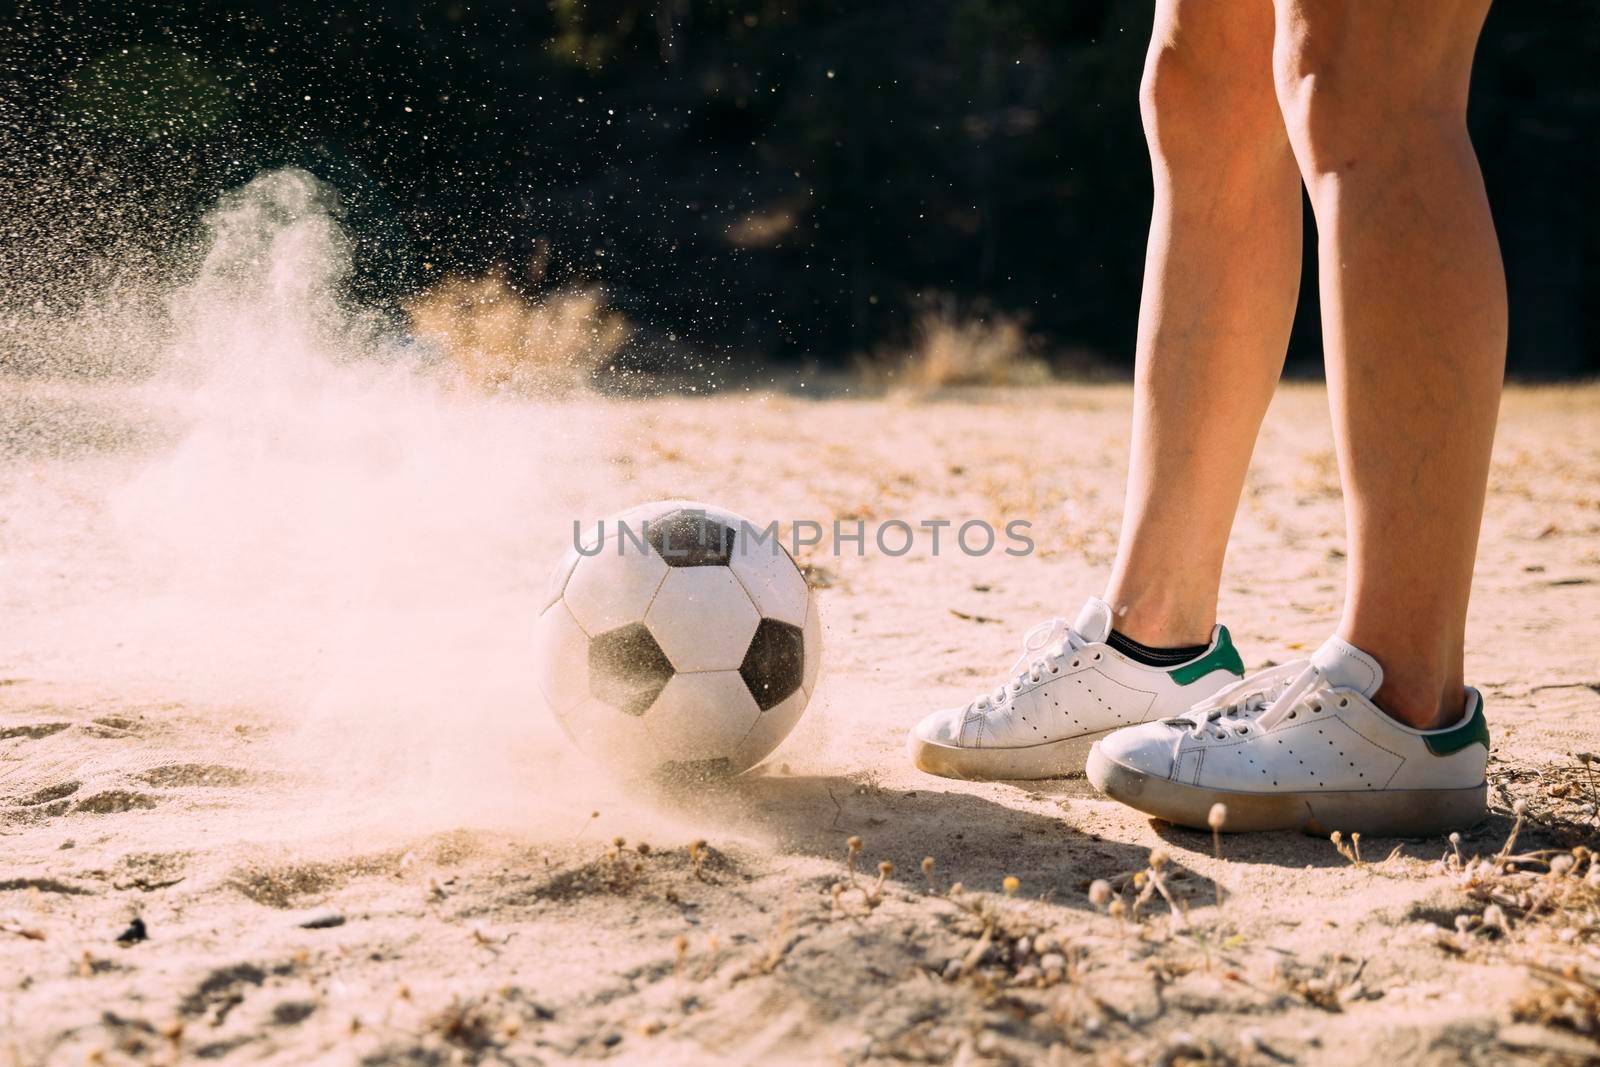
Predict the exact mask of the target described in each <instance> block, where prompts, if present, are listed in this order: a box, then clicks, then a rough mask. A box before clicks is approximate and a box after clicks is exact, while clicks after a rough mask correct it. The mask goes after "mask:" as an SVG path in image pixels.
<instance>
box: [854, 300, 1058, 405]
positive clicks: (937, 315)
mask: <svg viewBox="0 0 1600 1067" xmlns="http://www.w3.org/2000/svg"><path fill="white" fill-rule="evenodd" d="M1040 349H1041V344H1040V339H1039V338H1038V337H1037V336H1036V335H1035V334H1033V333H1032V332H1030V331H1029V329H1028V324H1027V320H1026V319H1025V318H1024V317H1023V316H1021V315H1013V314H1008V313H1005V312H993V311H987V312H985V311H974V312H972V313H969V314H962V313H961V312H960V311H959V310H958V309H957V307H956V303H955V301H954V300H951V299H948V298H946V299H941V300H936V301H932V302H930V303H928V304H927V305H926V306H925V307H924V308H923V310H922V313H921V314H920V316H919V317H918V319H917V323H916V326H915V328H914V330H913V337H912V342H911V345H910V346H909V347H898V346H897V347H889V348H883V349H879V350H878V351H877V352H875V353H873V354H872V355H870V356H866V357H863V358H862V359H860V360H858V361H857V364H856V366H857V371H858V373H859V375H860V377H861V378H862V380H863V381H865V382H867V383H868V384H872V385H889V386H899V387H902V388H910V389H937V388H942V387H946V386H958V385H1030V384H1037V383H1039V382H1045V381H1048V380H1049V379H1050V366H1049V364H1048V363H1046V362H1045V360H1044V358H1043V357H1042V355H1041V354H1040Z"/></svg>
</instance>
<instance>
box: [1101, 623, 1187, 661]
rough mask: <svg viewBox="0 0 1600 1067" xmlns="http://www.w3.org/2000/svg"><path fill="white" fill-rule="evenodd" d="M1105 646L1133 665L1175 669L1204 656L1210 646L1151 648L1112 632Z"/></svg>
mask: <svg viewBox="0 0 1600 1067" xmlns="http://www.w3.org/2000/svg"><path fill="white" fill-rule="evenodd" d="M1106 644H1108V645H1110V646H1111V647H1112V648H1114V649H1116V650H1117V651H1118V652H1121V653H1122V654H1123V655H1124V656H1127V657H1128V658H1129V659H1131V660H1133V661H1134V662H1135V663H1143V664H1144V665H1145V666H1146V667H1175V666H1177V665H1178V664H1180V663H1187V662H1188V661H1189V660H1192V659H1194V658H1195V657H1196V656H1199V655H1202V654H1204V652H1205V650H1206V649H1208V648H1210V647H1211V646H1210V645H1185V646H1183V647H1182V648H1151V647H1150V646H1149V645H1141V644H1140V643H1139V642H1137V641H1135V640H1134V639H1133V638H1131V637H1128V636H1127V635H1126V634H1120V633H1118V632H1117V631H1115V630H1112V631H1111V633H1110V634H1108V635H1107V636H1106Z"/></svg>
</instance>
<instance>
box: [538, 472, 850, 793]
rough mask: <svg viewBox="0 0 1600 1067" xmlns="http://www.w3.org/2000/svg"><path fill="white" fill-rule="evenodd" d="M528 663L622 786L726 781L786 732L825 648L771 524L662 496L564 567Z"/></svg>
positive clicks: (570, 727) (592, 538)
mask: <svg viewBox="0 0 1600 1067" xmlns="http://www.w3.org/2000/svg"><path fill="white" fill-rule="evenodd" d="M602 535H603V536H602ZM534 652H535V661H536V665H537V671H538V676H539V686H540V688H541V689H542V690H543V692H544V696H545V699H546V700H547V701H548V702H549V705H550V709H551V711H553V712H554V713H555V717H556V721H557V722H558V723H560V725H561V728H562V730H564V731H565V732H566V734H567V736H568V737H570V738H571V739H572V741H573V743H574V744H576V745H577V746H578V748H579V749H581V750H582V751H583V752H584V753H585V754H587V755H588V756H589V757H590V758H592V759H594V760H595V761H597V762H599V763H601V764H604V765H606V766H608V767H610V768H611V769H613V770H615V771H617V772H619V773H620V774H622V775H624V776H625V777H640V776H646V775H651V774H655V773H659V772H662V771H671V770H691V771H695V772H700V773H724V774H737V773H739V772H740V771H743V770H746V769H748V768H750V767H753V766H755V765H756V764H757V763H759V762H760V761H761V760H762V759H763V758H764V757H765V756H766V755H767V754H768V753H770V752H771V751H772V750H773V749H775V748H777V747H778V744H779V742H781V741H782V740H783V739H784V738H785V737H787V736H788V735H789V731H790V730H792V729H794V725H795V723H796V722H798V721H799V719H800V713H801V712H803V711H805V708H806V703H807V701H808V700H810V697H811V692H812V690H813V689H814V688H815V686H816V680H817V666H818V663H819V661H820V658H821V654H822V638H821V629H820V626H819V624H818V620H817V606H816V603H815V600H814V598H813V597H812V595H811V590H810V588H809V587H808V586H807V584H806V580H805V576H804V575H802V574H801V573H800V568H799V567H797V566H795V562H794V560H793V559H791V558H790V556H789V553H788V552H787V551H786V550H785V549H784V548H783V546H782V545H781V544H780V543H779V541H778V537H777V534H776V529H775V528H772V530H770V531H769V530H767V529H764V528H762V527H757V526H756V525H754V524H753V523H751V522H749V521H748V520H746V519H743V518H741V517H740V516H738V515H736V514H734V513H733V512H731V511H727V510H725V509H723V508H718V507H714V506H712V505H709V504H699V503H695V502H693V501H684V500H667V501H659V502H657V503H653V504H645V505H642V506H640V507H637V508H633V509H632V510H630V511H625V512H623V513H622V514H620V515H617V516H615V517H613V518H611V519H607V520H605V521H604V522H603V523H602V525H601V528H600V530H599V531H590V532H589V536H588V539H587V541H586V542H584V543H583V544H582V551H579V549H578V548H577V547H574V548H573V549H570V550H569V551H568V552H567V553H566V555H565V556H563V557H562V559H561V561H560V562H559V563H558V564H556V568H555V571H554V573H552V574H551V576H550V585H549V589H548V591H547V593H546V596H545V601H544V606H543V610H542V611H541V612H540V614H539V619H538V623H537V625H536V628H535V644H534Z"/></svg>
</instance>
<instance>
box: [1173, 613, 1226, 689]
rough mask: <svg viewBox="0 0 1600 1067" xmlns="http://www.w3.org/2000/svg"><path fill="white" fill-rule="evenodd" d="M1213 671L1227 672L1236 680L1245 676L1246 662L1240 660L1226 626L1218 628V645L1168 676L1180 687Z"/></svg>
mask: <svg viewBox="0 0 1600 1067" xmlns="http://www.w3.org/2000/svg"><path fill="white" fill-rule="evenodd" d="M1212 671H1227V672H1228V673H1229V674H1231V675H1233V676H1234V677H1236V678H1239V677H1243V676H1244V660H1242V659H1240V658H1239V650H1238V649H1236V648H1234V647H1233V638H1232V637H1229V636H1228V628H1227V627H1226V626H1218V627H1217V643H1216V644H1214V645H1212V646H1211V650H1210V651H1209V652H1207V653H1206V654H1205V655H1203V656H1201V657H1200V658H1199V659H1196V660H1190V661H1189V662H1188V663H1185V664H1184V665H1183V666H1181V667H1174V668H1172V669H1171V670H1170V671H1168V672H1167V676H1168V677H1170V678H1171V679H1172V680H1173V681H1174V682H1177V683H1178V684H1179V685H1188V684H1189V683H1190V682H1197V681H1199V680H1200V679H1201V678H1204V677H1205V676H1206V675H1208V674H1210V673H1211V672H1212Z"/></svg>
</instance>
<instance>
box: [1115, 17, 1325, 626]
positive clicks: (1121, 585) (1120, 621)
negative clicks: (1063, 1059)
mask: <svg viewBox="0 0 1600 1067" xmlns="http://www.w3.org/2000/svg"><path fill="white" fill-rule="evenodd" d="M1272 36H1273V13H1272V8H1271V6H1270V3H1269V0H1239V2H1234V0H1228V2H1226V3H1224V2H1218V0H1160V2H1159V3H1158V4H1157V5H1156V16H1155V27H1154V29H1153V31H1152V33H1151V39H1150V52H1149V56H1148V58H1147V60H1146V64H1145V73H1144V84H1143V85H1142V87H1141V93H1140V96H1141V101H1140V103H1141V110H1142V111H1143V114H1144V125H1145V135H1146V138H1147V140H1148V141H1149V145H1150V160H1151V169H1152V170H1153V172H1154V177H1155V210H1154V213H1153V215H1152V217H1151V220H1150V241H1149V249H1148V252H1147V254H1146V259H1145V278H1144V293H1143V297H1142V302H1141V306H1140V311H1139V339H1138V358H1137V369H1136V371H1135V390H1134V414H1133V447H1132V456H1131V459H1130V463H1129V471H1128V494H1127V502H1126V505H1125V508H1124V511H1123V522H1122V534H1121V543H1120V545H1119V548H1118V552H1117V560H1116V563H1115V565H1114V566H1113V568H1112V573H1111V581H1110V584H1109V585H1108V587H1107V590H1106V600H1107V602H1108V603H1110V604H1111V606H1112V610H1113V612H1114V614H1115V624H1116V626H1117V628H1118V629H1119V630H1121V631H1122V632H1123V633H1125V634H1127V635H1128V636H1129V637H1132V638H1133V639H1135V640H1137V641H1143V642H1145V643H1147V644H1153V645H1182V644H1199V643H1204V642H1205V641H1206V640H1208V639H1209V636H1210V630H1211V626H1212V623H1213V622H1214V621H1215V619H1216V606H1217V589H1218V586H1219V585H1220V583H1221V580H1222V563H1223V557H1224V553H1225V551H1226V549H1227V543H1228V534H1229V531H1230V530H1231V529H1232V526H1233V517H1234V513H1235V512H1236V511H1237V510H1238V505H1239V494H1240V492H1241V491H1242V489H1243V487H1244V477H1245V471H1246V469H1247V468H1248V466H1249V463H1250V453H1251V450H1252V448H1253V447H1254V443H1255V438H1256V433H1257V432H1258V431H1259V429H1260V426H1261V418H1262V416H1263V415H1264V414H1265V412H1266V408H1267V404H1268V402H1269V401H1270V400H1271V398H1272V391H1273V389H1274V387H1275V386H1276V385H1277V381H1278V377H1279V375H1280V373H1281V372H1282V369H1283V357H1284V351H1285V349H1286V347H1287V345H1288V341H1289V327H1290V324H1291V322H1292V321H1293V318H1294V305H1295V297H1296V294H1297V292H1298V289H1299V284H1300V242H1301V219H1300V178H1299V172H1298V171H1297V170H1296V168H1295V163H1294V157H1293V155H1292V153H1291V152H1290V150H1289V143H1288V137H1287V134H1286V131H1285V129H1284V124H1283V117H1282V114H1281V113H1280V112H1279V110H1278V106H1277V101H1276V98H1275V95H1274V91H1273V83H1272V75H1271V69H1272Z"/></svg>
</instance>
